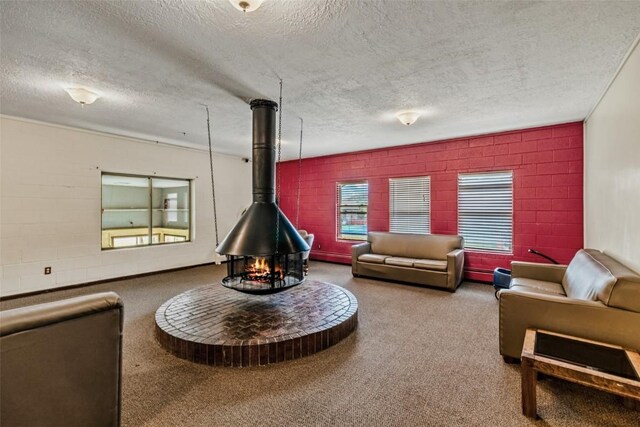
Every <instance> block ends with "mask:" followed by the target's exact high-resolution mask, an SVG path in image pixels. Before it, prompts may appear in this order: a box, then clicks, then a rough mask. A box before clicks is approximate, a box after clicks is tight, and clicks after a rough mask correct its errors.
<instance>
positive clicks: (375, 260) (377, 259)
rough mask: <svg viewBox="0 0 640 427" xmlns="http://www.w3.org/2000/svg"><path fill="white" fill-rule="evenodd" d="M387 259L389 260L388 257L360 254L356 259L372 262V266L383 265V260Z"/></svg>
mask: <svg viewBox="0 0 640 427" xmlns="http://www.w3.org/2000/svg"><path fill="white" fill-rule="evenodd" d="M387 258H389V255H378V254H362V255H360V256H359V257H358V261H362V262H372V263H374V264H384V260H385V259H387Z"/></svg>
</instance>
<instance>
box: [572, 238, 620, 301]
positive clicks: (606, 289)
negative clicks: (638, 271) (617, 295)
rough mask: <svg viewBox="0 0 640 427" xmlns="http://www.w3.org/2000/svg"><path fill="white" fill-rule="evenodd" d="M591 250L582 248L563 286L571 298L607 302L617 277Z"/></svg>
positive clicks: (574, 259)
mask: <svg viewBox="0 0 640 427" xmlns="http://www.w3.org/2000/svg"><path fill="white" fill-rule="evenodd" d="M590 252H597V251H594V250H589V252H587V251H585V250H584V249H580V250H579V251H578V253H576V255H575V256H574V257H573V259H572V260H571V262H570V263H569V266H568V267H567V271H566V272H565V274H564V277H563V278H562V287H563V288H564V291H565V293H566V294H567V296H568V297H569V298H574V299H582V300H589V301H598V300H599V301H602V302H603V303H605V304H607V302H608V301H609V296H610V294H611V291H612V289H613V285H615V283H616V278H615V276H614V275H613V274H611V272H610V271H609V270H608V269H607V268H606V267H605V266H604V265H603V264H602V263H600V262H598V261H597V260H596V259H595V258H594V257H593V256H592V254H591V253H590Z"/></svg>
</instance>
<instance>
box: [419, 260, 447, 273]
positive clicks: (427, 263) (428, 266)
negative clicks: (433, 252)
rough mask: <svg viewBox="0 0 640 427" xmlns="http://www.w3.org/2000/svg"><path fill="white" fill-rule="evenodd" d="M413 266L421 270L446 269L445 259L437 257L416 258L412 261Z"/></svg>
mask: <svg viewBox="0 0 640 427" xmlns="http://www.w3.org/2000/svg"><path fill="white" fill-rule="evenodd" d="M413 266H414V267H415V268H420V269H423V270H438V271H447V261H440V260H437V259H417V260H415V261H414V262H413Z"/></svg>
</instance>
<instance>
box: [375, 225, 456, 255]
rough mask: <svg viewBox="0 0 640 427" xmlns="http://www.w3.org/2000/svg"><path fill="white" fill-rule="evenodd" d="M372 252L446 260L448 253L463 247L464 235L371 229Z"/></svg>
mask: <svg viewBox="0 0 640 427" xmlns="http://www.w3.org/2000/svg"><path fill="white" fill-rule="evenodd" d="M367 240H368V241H369V242H371V252H373V253H376V254H381V255H392V256H397V257H403V258H417V259H435V260H446V259H447V254H448V253H449V252H451V251H453V250H454V249H460V248H462V237H461V236H454V235H439V234H403V233H387V232H379V231H371V232H369V234H368V239H367Z"/></svg>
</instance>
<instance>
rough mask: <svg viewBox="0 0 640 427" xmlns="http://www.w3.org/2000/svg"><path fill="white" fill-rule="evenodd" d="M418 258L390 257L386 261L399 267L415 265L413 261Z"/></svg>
mask: <svg viewBox="0 0 640 427" xmlns="http://www.w3.org/2000/svg"><path fill="white" fill-rule="evenodd" d="M415 261H416V260H415V259H413V258H402V257H395V256H392V257H388V258H387V259H385V260H384V263H385V264H387V265H397V266H399V267H413V263H414V262H415Z"/></svg>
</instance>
